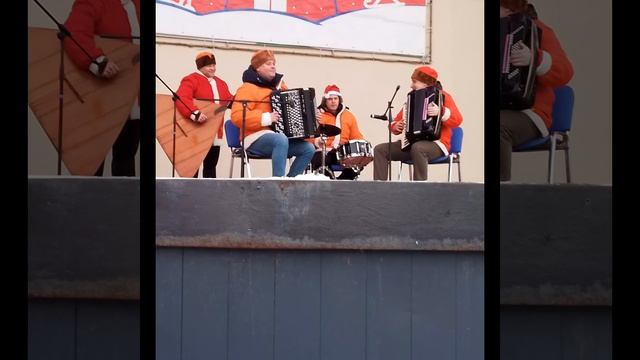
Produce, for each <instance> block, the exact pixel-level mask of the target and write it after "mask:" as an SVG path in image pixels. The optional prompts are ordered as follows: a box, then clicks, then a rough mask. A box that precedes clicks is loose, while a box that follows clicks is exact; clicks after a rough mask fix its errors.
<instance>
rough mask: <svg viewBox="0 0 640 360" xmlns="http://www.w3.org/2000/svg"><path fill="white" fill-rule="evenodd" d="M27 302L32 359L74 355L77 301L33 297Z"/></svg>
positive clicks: (62, 357)
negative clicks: (35, 298)
mask: <svg viewBox="0 0 640 360" xmlns="http://www.w3.org/2000/svg"><path fill="white" fill-rule="evenodd" d="M27 305H28V307H27V311H28V314H27V315H28V322H27V331H28V337H27V342H28V353H29V356H28V358H29V360H50V359H51V358H52V355H53V354H55V358H56V359H74V356H75V346H76V345H75V331H76V328H75V326H76V321H75V302H74V301H68V300H33V299H30V300H29V301H28V303H27Z"/></svg>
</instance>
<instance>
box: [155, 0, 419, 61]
mask: <svg viewBox="0 0 640 360" xmlns="http://www.w3.org/2000/svg"><path fill="white" fill-rule="evenodd" d="M426 1H427V0H156V33H158V34H166V35H181V36H193V37H202V38H212V39H214V40H240V41H249V42H260V43H271V44H282V45H297V46H305V47H320V48H330V49H338V50H350V51H364V52H375V53H389V54H403V55H414V56H423V55H424V52H425V48H426V45H427V44H426V43H425V41H426V37H425V23H426V18H427V16H426Z"/></svg>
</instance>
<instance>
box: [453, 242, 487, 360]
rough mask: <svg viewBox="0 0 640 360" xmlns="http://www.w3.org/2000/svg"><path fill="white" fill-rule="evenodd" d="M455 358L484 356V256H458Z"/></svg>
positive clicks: (480, 357)
mask: <svg viewBox="0 0 640 360" xmlns="http://www.w3.org/2000/svg"><path fill="white" fill-rule="evenodd" d="M456 259H457V264H456V282H455V286H456V307H457V311H456V313H457V316H456V325H455V326H456V348H457V351H456V359H479V360H481V359H484V258H483V257H482V256H481V255H480V254H473V253H465V254H458V255H457V258H456Z"/></svg>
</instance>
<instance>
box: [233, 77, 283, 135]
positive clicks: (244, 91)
mask: <svg viewBox="0 0 640 360" xmlns="http://www.w3.org/2000/svg"><path fill="white" fill-rule="evenodd" d="M287 89H288V88H287V85H286V84H285V83H284V81H283V82H281V83H280V90H287ZM272 91H273V90H272V89H270V88H266V87H260V86H257V85H254V84H251V83H247V82H245V83H243V84H242V85H241V86H240V87H239V88H238V90H237V91H236V96H235V99H236V101H234V102H233V105H231V121H232V122H233V124H234V125H235V126H237V127H238V128H239V129H242V101H240V100H253V101H261V102H248V103H247V113H246V122H245V134H244V136H245V137H247V136H249V135H251V134H253V133H256V132H258V131H261V130H271V127H269V126H262V114H263V113H270V112H272V111H273V110H272V109H271V93H272ZM241 131H242V130H241ZM241 136H242V135H241Z"/></svg>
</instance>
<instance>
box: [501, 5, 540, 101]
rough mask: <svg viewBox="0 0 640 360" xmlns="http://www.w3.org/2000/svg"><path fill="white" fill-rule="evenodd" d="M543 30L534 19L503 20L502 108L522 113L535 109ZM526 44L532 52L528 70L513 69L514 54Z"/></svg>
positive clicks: (512, 17) (518, 16) (519, 16)
mask: <svg viewBox="0 0 640 360" xmlns="http://www.w3.org/2000/svg"><path fill="white" fill-rule="evenodd" d="M540 32H541V30H540V29H538V27H537V26H536V25H535V22H534V21H533V19H532V18H531V17H530V16H528V15H526V14H523V13H518V14H512V15H509V16H505V17H502V18H501V19H500V38H501V42H500V54H501V56H500V108H501V109H512V110H522V109H528V108H531V107H532V106H533V102H534V100H535V83H536V68H535V67H536V59H537V58H538V51H539V50H538V49H539V45H540ZM520 41H522V43H524V44H525V45H526V46H527V47H528V48H529V49H531V61H530V62H529V65H528V66H521V67H518V66H513V65H512V64H511V51H512V50H514V49H515V48H516V47H517V46H519V44H518V43H519V42H520Z"/></svg>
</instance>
